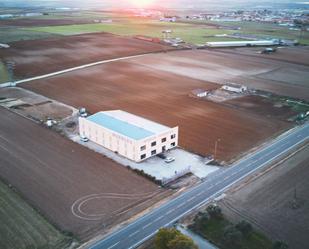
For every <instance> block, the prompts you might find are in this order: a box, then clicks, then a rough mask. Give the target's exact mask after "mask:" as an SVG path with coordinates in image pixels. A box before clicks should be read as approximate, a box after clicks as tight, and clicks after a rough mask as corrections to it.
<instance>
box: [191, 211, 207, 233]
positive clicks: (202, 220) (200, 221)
mask: <svg viewBox="0 0 309 249" xmlns="http://www.w3.org/2000/svg"><path fill="white" fill-rule="evenodd" d="M208 221H209V214H208V213H207V212H199V213H198V214H197V215H196V216H195V217H194V224H193V226H192V227H193V229H194V230H197V231H198V230H201V229H202V228H203V227H205V226H206V225H207V222H208Z"/></svg>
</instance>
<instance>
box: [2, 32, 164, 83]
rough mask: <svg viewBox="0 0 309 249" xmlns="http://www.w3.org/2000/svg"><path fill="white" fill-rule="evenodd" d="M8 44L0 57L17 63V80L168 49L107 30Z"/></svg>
mask: <svg viewBox="0 0 309 249" xmlns="http://www.w3.org/2000/svg"><path fill="white" fill-rule="evenodd" d="M10 46H11V48H8V49H2V50H0V58H1V60H2V61H14V62H15V63H16V69H15V71H14V72H15V77H16V78H17V79H21V78H28V77H31V76H37V75H42V74H46V73H52V72H55V71H59V70H63V69H66V68H71V67H74V66H79V65H83V64H87V63H91V62H96V61H100V60H106V59H112V58H118V57H123V56H129V55H136V54H142V53H149V52H157V51H162V50H164V49H170V47H167V46H163V45H160V44H155V43H152V42H146V41H141V40H137V39H134V38H129V37H120V36H115V35H112V34H108V33H100V34H87V35H74V36H66V37H60V38H59V37H56V38H49V39H44V40H34V41H20V42H15V43H11V44H10Z"/></svg>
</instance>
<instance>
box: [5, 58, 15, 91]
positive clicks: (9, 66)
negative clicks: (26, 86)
mask: <svg viewBox="0 0 309 249" xmlns="http://www.w3.org/2000/svg"><path fill="white" fill-rule="evenodd" d="M6 68H7V71H8V74H9V81H10V83H11V86H14V85H15V81H14V69H15V62H14V61H7V62H6Z"/></svg>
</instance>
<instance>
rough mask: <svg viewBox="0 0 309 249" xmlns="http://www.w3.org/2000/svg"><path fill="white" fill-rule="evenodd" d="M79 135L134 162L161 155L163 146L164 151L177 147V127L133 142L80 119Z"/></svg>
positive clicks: (84, 119)
mask: <svg viewBox="0 0 309 249" xmlns="http://www.w3.org/2000/svg"><path fill="white" fill-rule="evenodd" d="M79 134H80V136H84V137H87V138H89V140H90V141H92V142H95V143H97V144H99V145H101V146H103V147H105V148H107V149H109V150H111V151H114V152H115V153H118V154H120V155H122V156H124V157H126V158H128V159H130V160H133V161H135V162H141V161H143V160H146V159H147V158H149V157H151V156H154V155H157V154H159V153H162V152H163V150H164V146H165V150H170V149H172V148H174V147H176V146H178V127H175V128H171V129H170V130H169V131H167V132H164V133H162V134H158V135H154V136H151V137H148V138H145V139H142V140H134V139H131V138H129V137H126V136H123V135H121V134H118V133H116V132H114V131H112V130H109V129H106V128H104V127H102V126H100V125H97V124H96V123H94V122H91V121H89V120H87V119H86V118H81V117H80V118H79ZM165 139H166V140H165ZM153 143H155V145H154V144H153ZM154 152H155V153H154ZM142 155H145V157H144V156H143V157H142Z"/></svg>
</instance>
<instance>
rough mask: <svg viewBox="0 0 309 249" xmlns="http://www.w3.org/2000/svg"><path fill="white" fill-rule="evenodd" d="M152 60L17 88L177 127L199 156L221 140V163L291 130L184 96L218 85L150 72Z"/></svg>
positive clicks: (103, 67) (94, 109) (185, 144)
mask: <svg viewBox="0 0 309 249" xmlns="http://www.w3.org/2000/svg"><path fill="white" fill-rule="evenodd" d="M190 52H191V51H190ZM180 53H182V52H180ZM153 56H154V57H155V58H157V59H158V58H160V56H161V57H163V56H164V55H160V56H157V55H151V56H146V57H143V58H138V59H137V58H136V59H130V60H129V61H126V62H124V61H122V62H114V63H109V64H105V65H101V66H97V67H92V68H88V69H85V70H80V71H75V72H72V73H69V74H66V75H61V76H57V77H53V78H49V79H44V80H41V81H34V82H32V83H27V84H23V85H22V86H23V87H25V88H27V89H30V90H33V91H35V92H38V93H40V94H42V95H45V96H48V97H50V98H52V99H56V100H59V101H60V102H63V103H66V104H69V105H73V106H75V107H78V106H85V107H86V108H87V109H89V110H90V111H91V112H97V111H102V110H111V109H123V110H125V111H128V112H132V113H135V114H137V115H141V116H143V117H146V118H149V119H151V120H154V121H157V122H160V123H163V124H165V125H168V126H171V127H174V126H177V125H178V126H179V127H180V146H182V147H184V148H185V149H187V150H189V151H193V152H196V153H198V154H201V155H206V154H213V153H214V147H215V141H216V140H217V139H218V138H221V142H220V143H219V146H218V158H219V159H221V160H224V161H228V160H231V159H232V158H234V157H236V156H240V154H241V153H244V152H246V151H247V150H248V149H251V148H253V147H255V146H256V145H258V144H259V143H261V142H263V141H265V140H266V139H269V138H270V137H271V136H274V135H276V134H277V133H278V132H280V131H282V130H283V129H286V128H287V127H289V126H290V124H287V123H284V122H281V121H278V120H276V119H273V118H267V117H264V116H263V115H255V114H250V113H248V112H244V111H241V110H236V109H235V108H234V109H231V108H228V107H225V106H222V105H220V104H216V103H212V102H209V101H202V100H198V99H194V98H191V97H189V93H190V91H191V90H192V89H197V88H204V89H214V88H217V87H218V85H216V84H212V83H207V82H205V81H201V80H196V79H192V78H189V77H184V76H181V75H177V74H174V73H171V72H166V71H165V70H164V68H163V69H162V70H160V69H154V68H152V66H153V64H151V63H150V62H149V61H148V59H150V60H151V61H154V60H155V59H154V58H153ZM166 56H167V55H166ZM192 56H193V55H192ZM178 58H179V57H178ZM183 60H185V58H184V59H183ZM143 63H145V64H144V65H142V64H143ZM162 63H163V62H162ZM163 64H164V63H163ZM175 64H176V63H175ZM180 64H181V63H180ZM187 70H190V69H187Z"/></svg>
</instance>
